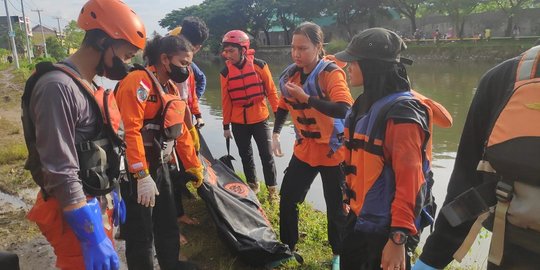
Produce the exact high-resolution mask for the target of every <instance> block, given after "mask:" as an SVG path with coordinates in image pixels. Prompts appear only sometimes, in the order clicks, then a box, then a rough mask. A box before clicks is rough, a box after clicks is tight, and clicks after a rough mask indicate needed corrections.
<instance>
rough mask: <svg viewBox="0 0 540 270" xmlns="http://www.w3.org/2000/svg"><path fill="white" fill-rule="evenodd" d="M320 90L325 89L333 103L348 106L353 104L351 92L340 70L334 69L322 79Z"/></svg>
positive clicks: (343, 73)
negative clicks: (341, 103)
mask: <svg viewBox="0 0 540 270" xmlns="http://www.w3.org/2000/svg"><path fill="white" fill-rule="evenodd" d="M323 84H324V85H322V86H323V87H322V89H325V90H326V92H327V94H328V97H329V99H330V100H331V101H333V102H343V103H346V104H348V105H349V106H351V105H352V103H353V98H352V96H351V91H350V90H349V87H348V86H347V80H346V79H345V72H343V70H341V69H334V70H332V71H330V73H327V74H326V76H325V77H324V81H323Z"/></svg>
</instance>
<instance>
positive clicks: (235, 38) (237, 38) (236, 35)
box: [221, 30, 249, 49]
mask: <svg viewBox="0 0 540 270" xmlns="http://www.w3.org/2000/svg"><path fill="white" fill-rule="evenodd" d="M221 43H234V44H238V45H240V46H241V47H245V48H246V49H249V36H248V35H247V34H246V33H245V32H244V31H241V30H231V31H229V32H227V34H225V35H224V36H223V40H222V41H221Z"/></svg>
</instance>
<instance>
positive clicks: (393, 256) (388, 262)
mask: <svg viewBox="0 0 540 270" xmlns="http://www.w3.org/2000/svg"><path fill="white" fill-rule="evenodd" d="M381 268H382V269H383V270H400V269H401V270H404V269H406V268H405V245H404V244H403V245H396V244H395V243H394V242H393V241H392V240H391V239H388V242H386V245H385V246H384V249H383V252H382V259H381Z"/></svg>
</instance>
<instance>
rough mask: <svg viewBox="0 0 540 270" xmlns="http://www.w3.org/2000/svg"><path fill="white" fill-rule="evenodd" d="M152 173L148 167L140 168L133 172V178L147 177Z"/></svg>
mask: <svg viewBox="0 0 540 270" xmlns="http://www.w3.org/2000/svg"><path fill="white" fill-rule="evenodd" d="M149 174H150V172H149V171H148V169H146V170H140V171H138V172H136V173H134V174H133V178H135V179H142V178H145V177H147V176H148V175H149Z"/></svg>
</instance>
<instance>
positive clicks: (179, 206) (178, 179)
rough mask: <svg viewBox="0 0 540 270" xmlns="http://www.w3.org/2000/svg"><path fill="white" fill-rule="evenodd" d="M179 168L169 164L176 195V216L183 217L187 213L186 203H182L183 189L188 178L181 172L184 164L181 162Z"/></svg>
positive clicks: (174, 194)
mask: <svg viewBox="0 0 540 270" xmlns="http://www.w3.org/2000/svg"><path fill="white" fill-rule="evenodd" d="M178 166H179V168H178V169H177V168H176V165H175V166H170V165H169V174H170V176H171V184H172V189H173V196H174V205H175V206H176V216H177V217H181V216H183V215H184V214H185V211H184V204H183V203H182V191H183V189H185V188H186V179H185V175H183V174H182V173H180V172H183V171H184V170H185V169H184V166H182V164H181V163H179V165H178Z"/></svg>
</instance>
